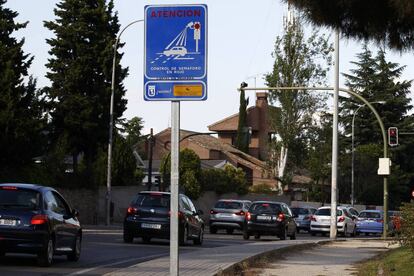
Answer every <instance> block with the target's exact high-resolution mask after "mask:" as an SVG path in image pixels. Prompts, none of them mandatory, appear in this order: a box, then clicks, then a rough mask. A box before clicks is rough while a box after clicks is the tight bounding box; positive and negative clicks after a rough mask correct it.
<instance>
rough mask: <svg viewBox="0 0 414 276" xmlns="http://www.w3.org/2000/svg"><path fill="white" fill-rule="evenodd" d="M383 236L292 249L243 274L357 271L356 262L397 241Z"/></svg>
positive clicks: (285, 275) (264, 275)
mask: <svg viewBox="0 0 414 276" xmlns="http://www.w3.org/2000/svg"><path fill="white" fill-rule="evenodd" d="M390 242H391V241H383V240H373V239H366V240H357V239H352V240H347V241H342V242H333V243H327V244H323V245H320V246H317V247H314V248H313V249H312V250H302V251H292V252H290V253H288V254H286V255H284V256H283V258H279V259H278V260H274V262H272V263H268V264H266V265H265V268H257V269H254V268H251V269H247V270H245V271H244V275H258V276H270V275H272V276H273V275H283V276H289V275H292V276H294V275H306V276H316V275H318V276H321V275H341V276H342V275H355V272H356V269H355V266H354V264H355V263H357V262H360V261H363V260H366V259H369V258H372V257H374V256H376V255H378V254H379V253H381V252H384V251H387V250H389V249H390V248H392V247H397V246H398V244H390Z"/></svg>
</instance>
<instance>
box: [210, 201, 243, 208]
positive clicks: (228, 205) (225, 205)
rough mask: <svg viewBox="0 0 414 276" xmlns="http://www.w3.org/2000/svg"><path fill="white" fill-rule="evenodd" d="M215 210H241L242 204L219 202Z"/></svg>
mask: <svg viewBox="0 0 414 276" xmlns="http://www.w3.org/2000/svg"><path fill="white" fill-rule="evenodd" d="M214 208H217V209H241V208H242V203H241V202H235V201H219V202H217V203H216V205H215V206H214Z"/></svg>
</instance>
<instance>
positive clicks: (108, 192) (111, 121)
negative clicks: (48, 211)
mask: <svg viewBox="0 0 414 276" xmlns="http://www.w3.org/2000/svg"><path fill="white" fill-rule="evenodd" d="M143 21H144V20H143V19H141V20H135V21H133V22H131V23H129V24H128V25H126V26H125V27H124V28H123V29H122V30H121V32H120V33H119V34H118V36H117V38H116V41H115V44H114V56H113V59H112V80H111V102H110V109H109V141H108V168H107V175H106V225H110V224H111V218H110V212H111V168H112V142H113V141H112V135H113V133H112V132H113V127H114V126H113V124H114V119H113V118H114V92H115V65H116V54H117V50H118V43H119V39H120V38H121V35H122V33H123V32H124V31H125V30H126V29H127V28H128V27H129V26H131V25H133V24H135V23H138V22H143Z"/></svg>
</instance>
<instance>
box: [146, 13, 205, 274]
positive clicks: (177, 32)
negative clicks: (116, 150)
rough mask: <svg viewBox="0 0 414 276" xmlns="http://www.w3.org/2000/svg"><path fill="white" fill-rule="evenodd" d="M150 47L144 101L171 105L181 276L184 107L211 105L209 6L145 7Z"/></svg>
mask: <svg viewBox="0 0 414 276" xmlns="http://www.w3.org/2000/svg"><path fill="white" fill-rule="evenodd" d="M144 41H145V47H144V49H145V53H144V63H145V65H144V99H145V100H146V101H171V181H170V183H171V184H170V185H171V187H170V191H171V200H170V211H171V220H170V275H171V276H178V275H179V259H178V233H179V229H178V211H179V208H178V207H179V206H178V202H179V186H178V185H179V183H178V182H179V169H178V168H179V140H180V101H202V100H206V99H207V6H206V5H178V6H172V5H150V6H145V39H144ZM184 233H185V232H184ZM184 240H186V238H184Z"/></svg>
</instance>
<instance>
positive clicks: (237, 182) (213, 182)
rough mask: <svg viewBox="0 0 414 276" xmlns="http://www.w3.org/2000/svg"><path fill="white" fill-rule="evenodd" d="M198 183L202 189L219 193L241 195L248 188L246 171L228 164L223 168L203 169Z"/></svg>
mask: <svg viewBox="0 0 414 276" xmlns="http://www.w3.org/2000/svg"><path fill="white" fill-rule="evenodd" d="M200 183H201V187H202V190H203V191H215V192H216V193H217V194H219V195H221V194H225V193H234V192H236V193H237V194H240V195H242V194H246V193H247V192H248V190H249V185H248V183H247V180H246V173H245V172H244V171H243V170H242V169H241V168H235V167H234V166H233V165H229V164H226V165H225V166H224V169H207V170H203V171H202V172H201V178H200Z"/></svg>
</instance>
